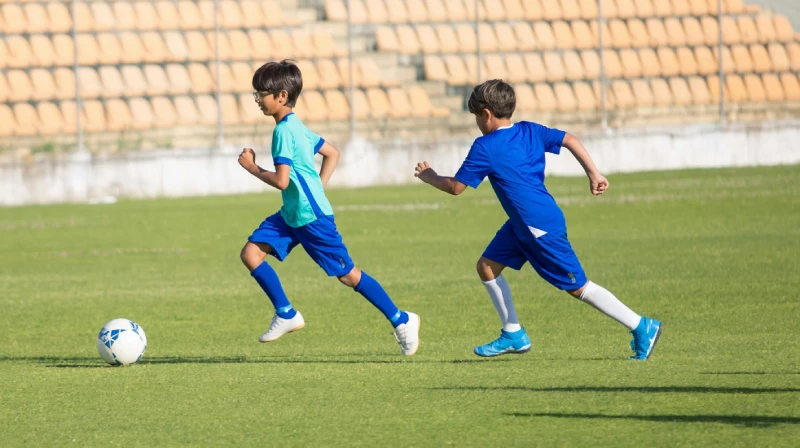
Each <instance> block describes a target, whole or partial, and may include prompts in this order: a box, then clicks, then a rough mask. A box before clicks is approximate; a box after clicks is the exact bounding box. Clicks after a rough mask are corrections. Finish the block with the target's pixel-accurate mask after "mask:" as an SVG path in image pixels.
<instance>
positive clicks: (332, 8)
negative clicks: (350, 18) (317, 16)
mask: <svg viewBox="0 0 800 448" xmlns="http://www.w3.org/2000/svg"><path fill="white" fill-rule="evenodd" d="M325 18H326V19H327V20H328V21H330V22H346V21H347V6H345V3H344V0H325Z"/></svg>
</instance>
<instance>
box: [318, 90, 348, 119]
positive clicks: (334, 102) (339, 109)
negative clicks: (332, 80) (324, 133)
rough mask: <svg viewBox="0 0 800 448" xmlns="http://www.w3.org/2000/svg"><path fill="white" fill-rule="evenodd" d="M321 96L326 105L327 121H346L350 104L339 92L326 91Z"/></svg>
mask: <svg viewBox="0 0 800 448" xmlns="http://www.w3.org/2000/svg"><path fill="white" fill-rule="evenodd" d="M323 96H324V98H325V103H326V104H327V105H328V119H330V120H346V119H347V117H349V116H350V104H349V103H348V101H347V98H346V97H345V96H344V94H343V93H342V92H341V91H339V90H326V91H325V92H323Z"/></svg>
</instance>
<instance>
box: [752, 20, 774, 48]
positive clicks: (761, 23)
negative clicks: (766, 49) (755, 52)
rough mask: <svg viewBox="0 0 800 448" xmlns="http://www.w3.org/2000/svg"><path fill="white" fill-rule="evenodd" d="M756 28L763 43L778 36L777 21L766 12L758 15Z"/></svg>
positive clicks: (771, 40)
mask: <svg viewBox="0 0 800 448" xmlns="http://www.w3.org/2000/svg"><path fill="white" fill-rule="evenodd" d="M756 30H757V31H758V41H759V42H761V43H762V44H768V43H770V42H774V41H775V40H776V39H777V38H778V36H777V34H776V33H775V23H774V22H773V20H772V17H771V16H768V15H766V14H759V15H758V16H756Z"/></svg>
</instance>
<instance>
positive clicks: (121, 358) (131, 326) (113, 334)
mask: <svg viewBox="0 0 800 448" xmlns="http://www.w3.org/2000/svg"><path fill="white" fill-rule="evenodd" d="M146 348H147V336H145V334H144V329H143V328H142V327H140V326H139V325H138V324H137V323H136V322H134V321H132V320H128V319H114V320H112V321H111V322H108V323H106V324H105V325H103V328H101V329H100V333H98V334H97V351H98V352H100V357H101V358H103V361H105V362H107V363H109V364H112V365H117V366H127V365H130V364H133V363H136V362H138V361H139V360H140V359H142V355H144V351H145V349H146Z"/></svg>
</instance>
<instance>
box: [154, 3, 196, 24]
mask: <svg viewBox="0 0 800 448" xmlns="http://www.w3.org/2000/svg"><path fill="white" fill-rule="evenodd" d="M160 3H167V4H171V3H172V2H170V1H166V2H164V1H162V2H159V4H160ZM161 8H166V9H168V8H169V7H168V6H162V7H161ZM177 8H178V17H177V26H178V28H180V29H181V30H194V29H198V28H202V27H203V15H202V14H201V13H200V8H198V6H197V3H196V2H194V1H191V0H180V1H179V2H178V3H177ZM160 12H161V9H159V13H160ZM175 19H176V18H173V17H172V15H171V13H168V15H167V21H165V22H164V25H165V26H166V25H167V24H168V23H169V22H170V21H172V20H175Z"/></svg>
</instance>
